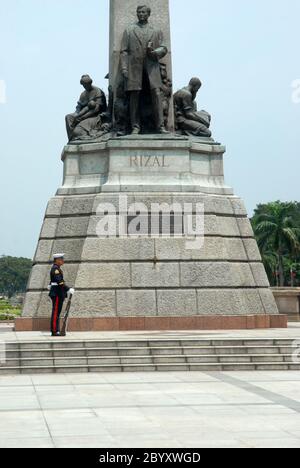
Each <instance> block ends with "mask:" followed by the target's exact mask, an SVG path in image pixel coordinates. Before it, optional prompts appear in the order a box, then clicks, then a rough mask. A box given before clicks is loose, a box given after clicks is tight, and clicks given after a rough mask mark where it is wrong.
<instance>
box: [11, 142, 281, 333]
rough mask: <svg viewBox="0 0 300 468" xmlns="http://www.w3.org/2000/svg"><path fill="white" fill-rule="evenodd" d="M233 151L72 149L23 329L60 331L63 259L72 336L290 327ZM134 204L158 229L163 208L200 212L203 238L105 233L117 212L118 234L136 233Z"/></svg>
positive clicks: (126, 146) (183, 146) (45, 231)
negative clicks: (54, 279) (231, 183)
mask: <svg viewBox="0 0 300 468" xmlns="http://www.w3.org/2000/svg"><path fill="white" fill-rule="evenodd" d="M224 152H225V148H224V147H223V146H221V145H219V144H216V143H214V142H213V141H211V140H209V139H207V140H205V139H202V140H200V139H198V140H193V139H189V138H185V137H179V138H177V137H172V136H171V135H170V136H165V137H161V136H157V135H156V136H153V137H151V136H139V137H134V138H133V137H129V138H118V139H111V140H108V141H106V142H102V143H95V144H81V145H68V146H67V147H66V148H65V150H64V152H63V161H64V181H63V185H62V187H60V188H59V190H58V192H57V195H56V197H54V198H52V199H51V200H50V202H49V204H48V207H47V211H46V216H45V219H44V223H43V227H42V230H41V234H40V238H39V243H38V247H37V251H36V254H35V257H34V266H33V269H32V272H31V275H30V279H29V283H28V289H27V294H26V298H25V303H24V308H23V318H22V319H19V320H17V321H16V328H17V330H32V329H33V330H37V329H42V330H46V329H48V328H49V317H50V314H51V302H50V299H49V297H48V291H47V286H48V284H49V270H50V262H51V258H52V255H53V253H55V252H65V254H66V264H65V266H64V268H63V270H64V275H65V280H66V282H67V284H69V285H70V286H74V287H75V290H76V294H75V296H74V299H73V302H72V310H71V317H72V319H71V322H70V326H71V330H72V329H73V330H83V331H87V330H149V329H151V330H154V329H156V330H167V329H171V330H174V329H178V330H180V329H182V330H187V329H188V330H193V329H218V328H219V329H242V328H244V329H246V328H261V327H262V328H269V327H272V328H273V327H275V328H276V327H286V323H287V322H286V318H285V317H284V316H280V315H279V313H278V309H277V306H276V303H275V300H274V297H273V294H272V291H271V290H270V284H269V281H268V278H267V275H266V272H265V269H264V266H263V264H262V259H261V255H260V252H259V250H258V246H257V243H256V240H255V238H254V233H253V230H252V227H251V223H250V221H249V219H248V217H247V211H246V209H245V206H244V203H243V202H242V200H241V199H239V198H238V197H236V196H234V195H233V190H232V189H231V188H230V187H228V186H226V185H225V183H224V175H223V154H224ZM120 198H121V199H122V203H120ZM124 198H126V200H125V202H126V203H124ZM133 204H135V207H136V208H135V210H137V211H140V210H141V207H142V206H144V207H145V208H146V210H149V213H150V217H149V215H147V217H146V218H145V219H146V220H149V219H150V220H151V210H152V206H153V204H159V205H160V206H161V207H162V209H165V208H166V207H167V208H168V207H169V209H171V210H172V209H173V207H174V204H177V205H180V206H182V207H185V206H188V205H192V206H195V204H196V205H199V206H201V207H202V208H203V216H202V218H203V224H204V226H203V232H202V233H201V235H200V236H199V233H196V234H195V237H193V238H192V239H191V238H189V239H188V238H187V236H185V235H183V236H181V237H180V236H179V237H177V236H176V235H175V236H173V235H168V236H165V235H159V234H160V233H157V235H155V236H153V235H152V232H150V233H149V232H148V229H146V230H145V231H143V232H141V233H140V235H138V236H133V237H132V236H131V235H129V234H128V233H127V232H125V233H124V231H123V232H122V233H121V234H120V232H119V231H117V230H116V232H115V234H114V235H111V234H110V235H109V236H105V235H104V236H103V235H99V227H101V226H102V225H103V219H104V218H105V216H106V215H105V213H106V211H107V212H112V213H114V216H113V218H114V221H113V223H112V224H113V226H114V225H115V227H116V228H120V226H121V225H122V226H123V228H124V226H125V228H126V227H127V228H128V223H129V224H130V222H131V220H133V221H135V220H136V218H138V216H137V211H135V210H133V211H130V207H131V206H132V205H133ZM193 213H194V211H193ZM183 219H184V218H183V217H182V218H181V220H183ZM183 224H184V223H183ZM159 229H160V226H159ZM125 231H126V229H125ZM126 234H128V235H126ZM195 240H197V241H198V240H199V241H200V244H199V245H198V244H197V246H196V245H194V241H195ZM187 241H189V242H187ZM191 241H192V244H193V245H192V247H191V246H190V242H191Z"/></svg>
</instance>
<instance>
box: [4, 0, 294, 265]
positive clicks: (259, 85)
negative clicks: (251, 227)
mask: <svg viewBox="0 0 300 468" xmlns="http://www.w3.org/2000/svg"><path fill="white" fill-rule="evenodd" d="M108 5H109V1H108V0H0V18H1V26H0V157H1V179H0V213H1V231H0V255H1V254H6V255H14V256H27V257H32V256H33V254H34V250H35V247H36V243H37V239H38V236H39V230H40V227H41V223H42V219H43V216H44V211H45V207H46V204H47V201H48V199H49V198H50V197H51V196H53V195H54V194H55V192H56V189H57V187H58V186H59V185H60V183H61V178H62V170H63V167H62V163H61V162H60V155H61V151H62V148H63V145H64V144H65V143H66V135H65V128H64V116H65V114H66V113H69V112H73V110H74V107H75V104H76V101H77V99H78V96H79V94H80V92H81V89H80V85H79V78H80V76H81V75H82V74H84V73H90V74H91V75H92V76H93V78H94V80H95V84H97V85H98V86H100V87H102V88H103V89H105V90H106V86H107V83H106V80H104V76H105V74H106V73H107V71H108V19H109V12H108ZM170 6H171V17H172V49H173V67H174V70H173V72H174V76H173V81H174V88H175V89H177V88H179V87H182V86H183V85H186V84H187V82H188V80H189V78H190V77H191V76H194V75H198V76H200V77H201V79H202V81H203V83H204V87H203V90H202V91H201V94H200V95H199V96H198V104H199V106H200V108H203V109H206V110H208V111H209V112H210V113H211V114H212V116H213V124H212V127H213V134H214V137H215V139H216V140H218V141H220V142H222V143H223V144H225V145H226V146H227V153H226V159H225V175H226V182H227V184H229V185H231V186H233V187H234V190H235V193H236V194H237V195H239V196H241V197H243V198H244V200H245V202H246V205H247V208H248V210H249V212H250V213H252V210H253V209H254V207H255V206H256V204H257V203H260V202H268V201H272V200H277V199H281V200H296V199H297V200H300V194H299V178H300V171H299V168H300V163H299V158H300V151H299V148H300V132H299V128H300V103H298V104H297V103H296V102H293V99H292V93H293V89H292V82H294V81H295V80H297V79H298V80H299V79H300V56H299V44H300V28H299V18H300V2H299V0H286V1H285V2H282V0H281V1H279V0H263V1H261V0H243V1H239V0H209V1H202V0H187V1H185V2H183V1H182V0H170ZM295 94H296V97H297V96H298V97H299V96H300V93H298V94H297V93H295ZM294 101H296V99H294Z"/></svg>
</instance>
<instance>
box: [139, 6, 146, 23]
mask: <svg viewBox="0 0 300 468" xmlns="http://www.w3.org/2000/svg"><path fill="white" fill-rule="evenodd" d="M137 17H138V19H139V21H140V22H141V23H145V22H146V21H148V19H149V12H148V10H147V8H141V9H139V10H138V11H137Z"/></svg>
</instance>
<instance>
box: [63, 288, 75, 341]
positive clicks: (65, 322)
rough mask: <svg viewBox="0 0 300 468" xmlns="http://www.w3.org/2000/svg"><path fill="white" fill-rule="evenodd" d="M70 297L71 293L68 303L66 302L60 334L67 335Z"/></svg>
mask: <svg viewBox="0 0 300 468" xmlns="http://www.w3.org/2000/svg"><path fill="white" fill-rule="evenodd" d="M72 297H73V296H72V294H71V295H70V297H69V300H68V303H67V307H66V311H65V316H64V318H63V326H62V329H61V332H60V336H67V329H68V322H69V315H70V309H71V305H72Z"/></svg>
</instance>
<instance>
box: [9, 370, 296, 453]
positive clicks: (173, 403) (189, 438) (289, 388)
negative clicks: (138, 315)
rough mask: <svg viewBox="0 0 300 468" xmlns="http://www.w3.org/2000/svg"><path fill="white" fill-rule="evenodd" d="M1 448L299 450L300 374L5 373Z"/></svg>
mask: <svg viewBox="0 0 300 468" xmlns="http://www.w3.org/2000/svg"><path fill="white" fill-rule="evenodd" d="M0 412H1V416H0V447H2V448H3V447H45V448H46V447H57V448H63V447H96V448H98V447H99V448H100V447H109V448H112V447H127V448H130V447H135V448H137V447H155V448H158V447H176V448H177V447H178V448H180V447H186V448H188V447H195V448H198V447H244V448H246V447H257V448H258V447H300V372H268V373H267V372H247V373H246V372H229V373H221V372H220V373H200V372H199V373H198V372H196V373H185V372H183V373H172V372H171V373H128V374H126V373H113V374H109V373H107V374H77V375H74V374H61V375H37V376H6V377H5V376H4V377H1V378H0Z"/></svg>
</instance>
